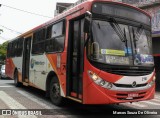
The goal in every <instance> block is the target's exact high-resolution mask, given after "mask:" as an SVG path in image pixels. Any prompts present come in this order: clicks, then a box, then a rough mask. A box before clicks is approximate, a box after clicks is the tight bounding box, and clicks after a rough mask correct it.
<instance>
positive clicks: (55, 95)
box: [50, 77, 64, 106]
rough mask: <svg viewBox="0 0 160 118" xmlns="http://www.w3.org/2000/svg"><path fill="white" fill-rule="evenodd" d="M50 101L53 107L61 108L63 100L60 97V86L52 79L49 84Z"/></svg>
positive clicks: (56, 80)
mask: <svg viewBox="0 0 160 118" xmlns="http://www.w3.org/2000/svg"><path fill="white" fill-rule="evenodd" d="M50 99H51V101H52V103H53V104H54V105H57V106H62V105H63V103H64V98H63V97H62V96H61V91H60V85H59V81H58V79H57V78H55V77H54V78H53V79H52V80H51V82H50Z"/></svg>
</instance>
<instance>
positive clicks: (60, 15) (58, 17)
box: [10, 0, 151, 42]
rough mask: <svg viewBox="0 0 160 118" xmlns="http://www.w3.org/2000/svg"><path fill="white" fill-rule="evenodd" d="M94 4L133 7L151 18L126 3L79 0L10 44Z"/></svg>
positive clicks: (107, 0) (110, 0)
mask: <svg viewBox="0 0 160 118" xmlns="http://www.w3.org/2000/svg"><path fill="white" fill-rule="evenodd" d="M80 1H82V2H80ZM93 2H108V3H114V4H121V5H124V6H128V7H131V8H133V9H136V10H138V11H140V12H142V13H144V14H145V15H147V16H148V17H149V18H151V16H150V15H149V14H148V13H147V12H145V11H143V10H141V9H140V8H137V7H134V6H132V5H129V4H126V3H122V2H115V1H113V0H79V1H78V2H76V3H75V5H73V6H72V8H70V9H67V10H66V11H64V12H62V13H61V14H58V15H57V16H55V17H54V18H53V19H51V20H49V21H48V22H46V23H44V24H41V25H39V26H37V27H35V28H33V29H31V30H29V31H27V32H25V33H23V34H21V35H19V36H18V37H16V38H14V39H12V40H10V42H12V41H14V40H16V39H18V38H20V37H24V36H26V35H28V34H30V33H32V32H35V31H36V30H38V29H40V28H43V27H45V26H47V25H49V24H51V23H53V22H56V21H58V20H60V19H62V18H64V17H66V16H68V15H70V14H72V13H74V12H75V9H76V8H77V7H78V8H86V9H88V8H90V7H91V6H89V5H88V4H89V3H90V4H91V3H93ZM78 3H79V4H78Z"/></svg>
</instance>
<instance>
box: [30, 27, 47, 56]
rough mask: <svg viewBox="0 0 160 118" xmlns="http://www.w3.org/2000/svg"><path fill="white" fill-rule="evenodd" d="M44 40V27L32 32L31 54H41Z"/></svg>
mask: <svg viewBox="0 0 160 118" xmlns="http://www.w3.org/2000/svg"><path fill="white" fill-rule="evenodd" d="M44 42H45V29H41V30H39V31H37V32H35V33H34V34H33V43H32V54H43V53H44V46H45V45H44Z"/></svg>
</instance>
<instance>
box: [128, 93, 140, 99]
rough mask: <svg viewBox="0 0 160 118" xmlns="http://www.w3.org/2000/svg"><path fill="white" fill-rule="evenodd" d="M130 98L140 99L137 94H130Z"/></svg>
mask: <svg viewBox="0 0 160 118" xmlns="http://www.w3.org/2000/svg"><path fill="white" fill-rule="evenodd" d="M128 97H130V98H134V97H138V94H137V93H130V94H128Z"/></svg>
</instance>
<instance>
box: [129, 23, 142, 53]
mask: <svg viewBox="0 0 160 118" xmlns="http://www.w3.org/2000/svg"><path fill="white" fill-rule="evenodd" d="M143 29H144V28H143V25H140V27H138V28H137V31H135V30H134V28H133V27H132V32H133V43H134V47H135V53H136V54H137V44H136V42H137V41H138V40H139V39H140V36H141V34H142V32H143Z"/></svg>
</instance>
